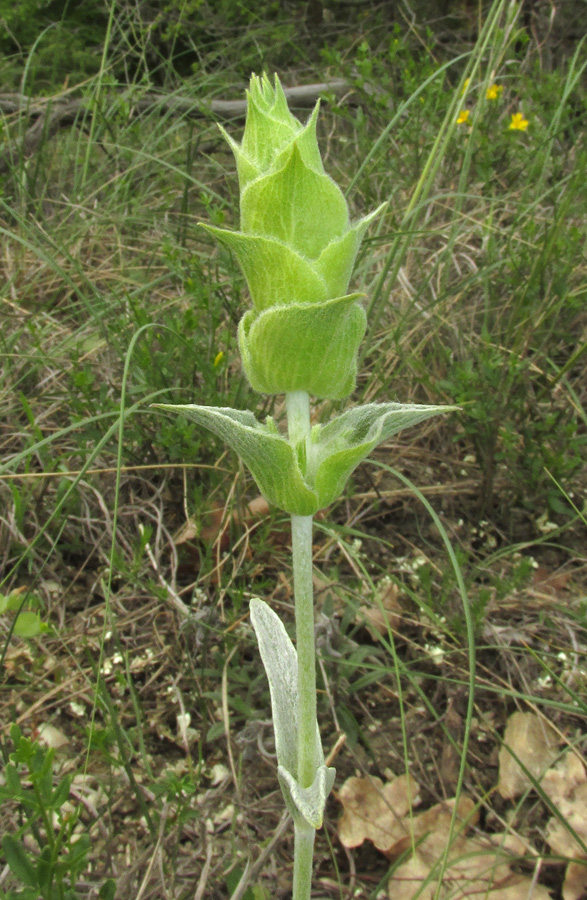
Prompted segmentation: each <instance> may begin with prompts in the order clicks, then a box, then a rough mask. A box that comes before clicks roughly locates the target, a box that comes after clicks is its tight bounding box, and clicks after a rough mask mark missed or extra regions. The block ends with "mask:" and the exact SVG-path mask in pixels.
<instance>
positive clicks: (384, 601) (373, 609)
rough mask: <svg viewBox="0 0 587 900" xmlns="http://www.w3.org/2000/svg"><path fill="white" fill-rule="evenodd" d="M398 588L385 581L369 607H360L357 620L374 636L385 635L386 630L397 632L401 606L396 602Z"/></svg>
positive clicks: (392, 583)
mask: <svg viewBox="0 0 587 900" xmlns="http://www.w3.org/2000/svg"><path fill="white" fill-rule="evenodd" d="M398 593H399V591H398V587H397V585H396V584H395V583H394V582H393V581H391V582H390V581H388V580H385V581H384V582H383V584H382V586H381V589H380V590H379V592H378V594H377V596H376V597H375V599H374V601H373V603H372V605H371V606H360V607H359V609H358V610H357V618H358V619H359V621H360V620H363V621H364V622H365V624H366V625H367V628H368V629H369V630H370V631H371V632H372V633H373V632H374V633H375V635H383V636H384V637H385V636H386V635H387V633H388V630H389V629H391V630H392V631H397V630H398V628H399V626H400V623H401V617H402V612H403V610H402V606H401V603H400V602H399V600H398Z"/></svg>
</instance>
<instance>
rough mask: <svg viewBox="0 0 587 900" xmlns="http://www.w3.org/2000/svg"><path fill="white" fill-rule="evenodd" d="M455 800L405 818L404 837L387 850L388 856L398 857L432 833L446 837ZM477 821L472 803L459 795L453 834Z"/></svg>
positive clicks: (438, 804) (477, 814)
mask: <svg viewBox="0 0 587 900" xmlns="http://www.w3.org/2000/svg"><path fill="white" fill-rule="evenodd" d="M455 803H456V799H455V798H453V799H451V800H445V801H444V803H436V804H435V805H434V806H431V807H430V809H427V810H426V811H425V812H422V813H419V814H418V815H417V816H412V817H409V818H408V817H406V818H405V819H404V821H403V823H402V824H403V828H404V836H403V837H402V838H401V839H399V840H398V841H396V843H395V844H393V845H392V846H391V847H390V848H389V851H388V853H389V855H390V856H399V854H400V853H403V852H404V851H405V850H408V849H409V848H410V846H412V845H413V844H416V843H417V842H418V841H420V839H421V838H423V837H426V836H428V835H429V834H432V833H438V834H443V835H444V836H446V835H448V833H449V831H450V823H451V821H452V817H453V810H454V807H455ZM478 819H479V813H478V811H477V809H476V807H475V804H474V802H473V801H472V800H471V798H470V797H467V796H466V794H461V796H460V797H459V800H458V805H457V814H456V820H457V821H456V824H455V828H454V834H458V833H459V832H460V831H463V830H464V831H466V830H467V828H469V827H470V826H471V825H475V824H476V822H477V820H478Z"/></svg>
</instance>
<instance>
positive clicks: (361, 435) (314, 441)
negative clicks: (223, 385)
mask: <svg viewBox="0 0 587 900" xmlns="http://www.w3.org/2000/svg"><path fill="white" fill-rule="evenodd" d="M155 405H156V406H158V408H159V409H166V410H169V411H170V412H178V413H181V414H183V415H184V416H187V417H188V418H190V419H193V420H194V421H196V422H197V423H198V424H199V425H202V426H204V427H205V428H208V429H209V430H210V431H213V432H214V434H216V435H218V437H220V438H222V440H223V441H225V442H226V443H227V444H229V445H230V446H231V447H232V449H233V450H235V451H236V452H237V453H238V455H239V456H240V458H241V459H242V460H243V462H244V463H245V465H247V466H248V468H249V469H250V471H251V473H252V475H253V477H254V479H255V481H256V482H257V485H258V487H259V490H260V491H261V493H262V494H263V496H264V497H266V498H267V500H269V502H270V503H274V504H275V505H276V506H278V507H280V509H283V510H285V512H288V513H290V514H291V515H296V516H313V515H314V513H316V512H318V510H320V509H323V508H324V507H326V506H329V505H330V504H331V503H332V502H333V501H334V500H336V498H337V497H339V496H340V494H341V493H342V491H343V489H344V486H345V484H346V482H347V480H348V478H349V476H350V474H351V473H352V471H353V470H354V469H356V467H357V466H358V465H359V463H360V462H362V460H364V459H365V458H366V457H367V456H368V455H369V454H370V453H371V451H372V450H373V449H374V448H375V447H376V446H377V445H378V444H380V443H381V442H382V441H385V440H387V439H388V438H390V437H391V436H392V435H394V434H397V433H398V432H399V431H402V430H403V429H404V428H409V427H410V426H412V425H417V424H418V423H419V422H423V421H424V420H425V419H429V418H430V417H431V416H436V415H438V413H442V412H446V411H447V410H450V409H451V408H452V407H447V406H425V405H420V404H412V403H408V404H403V403H369V404H367V405H366V406H356V407H354V408H353V409H349V410H347V411H346V412H344V413H342V415H340V416H338V417H337V418H336V419H333V420H332V421H331V422H328V424H327V425H314V427H313V428H312V431H311V433H310V436H309V440H307V441H306V442H303V443H301V444H299V445H297V446H293V445H292V444H291V443H290V442H289V441H288V440H287V439H286V438H285V437H284V436H283V435H282V434H280V432H279V431H278V430H277V427H276V425H275V423H274V422H273V420H272V419H271V418H268V419H267V421H266V423H265V424H262V423H261V422H259V421H257V419H256V418H255V416H254V415H253V413H252V412H248V411H247V410H235V409H230V407H213V406H195V405H194V406H192V405H186V406H172V405H169V404H162V403H161V404H155Z"/></svg>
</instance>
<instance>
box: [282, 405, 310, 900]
mask: <svg viewBox="0 0 587 900" xmlns="http://www.w3.org/2000/svg"><path fill="white" fill-rule="evenodd" d="M285 399H286V406H287V414H288V431H289V440H290V442H291V443H292V444H293V446H294V447H298V446H299V445H300V444H304V445H307V442H308V439H309V436H310V398H309V396H308V394H306V393H304V392H303V391H296V392H294V393H290V394H286V397H285ZM291 537H292V558H293V576H294V600H295V613H296V650H297V655H298V748H297V750H298V754H297V756H298V771H297V776H298V782H299V784H300V787H302V788H305V787H310V785H311V784H312V783H313V782H314V779H315V777H316V765H317V759H316V652H315V648H314V596H313V586H312V516H292V517H291ZM315 834H316V832H315V829H314V828H312V826H311V825H307V824H304V823H299V822H297V821H296V822H295V849H294V875H293V900H310V892H311V888H312V860H313V852H314V837H315Z"/></svg>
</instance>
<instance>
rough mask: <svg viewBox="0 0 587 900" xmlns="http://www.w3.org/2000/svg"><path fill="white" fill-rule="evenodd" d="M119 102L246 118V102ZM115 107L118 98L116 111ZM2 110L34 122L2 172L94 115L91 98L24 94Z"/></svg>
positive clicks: (300, 98)
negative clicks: (67, 128) (75, 124)
mask: <svg viewBox="0 0 587 900" xmlns="http://www.w3.org/2000/svg"><path fill="white" fill-rule="evenodd" d="M348 87H349V85H348V82H346V81H343V80H342V79H335V80H333V81H325V82H320V83H318V84H307V85H301V86H299V87H291V88H286V89H285V94H286V96H287V98H288V101H289V103H290V105H291V106H292V107H293V108H295V107H311V106H313V105H314V104H315V103H316V100H317V99H318V97H319V96H320V95H321V94H322V93H325V92H330V93H335V94H341V93H343V92H344V91H345V90H346V89H348ZM120 100H123V101H126V102H128V103H129V104H130V115H132V116H140V115H142V114H144V113H147V112H151V111H152V110H158V111H159V112H168V113H171V114H173V115H182V116H186V117H188V118H198V119H202V118H214V119H217V118H223V119H236V118H240V117H244V115H245V112H246V100H205V99H204V100H202V99H199V98H195V97H186V96H180V95H175V94H171V95H169V94H168V95H162V94H145V95H144V96H142V97H140V98H139V99H137V100H134V101H133V100H132V99H131V98H128V97H125V96H124V95H120ZM116 108H118V99H117V100H116V104H115V106H114V107H113V109H116ZM0 111H1V112H2V113H3V114H4V115H5V116H15V115H20V116H25V117H26V118H27V119H34V120H35V121H34V122H33V124H32V125H30V126H29V127H28V128H27V129H26V131H25V132H24V135H23V136H22V137H20V138H18V139H16V140H14V141H11V142H9V143H8V145H7V146H5V147H4V148H3V151H2V155H1V156H0V172H5V171H7V170H8V169H9V168H10V166H11V165H13V164H14V161H15V160H16V159H19V158H22V157H25V158H27V157H29V156H31V155H32V154H33V153H34V152H35V151H36V150H37V148H38V147H39V146H40V144H41V142H42V141H43V140H44V139H47V138H49V137H52V136H53V135H54V134H56V133H57V132H58V131H59V130H60V129H61V128H65V127H67V126H68V125H73V124H74V123H75V122H76V121H82V120H85V119H86V118H87V117H89V116H91V115H93V112H92V99H91V98H75V99H68V100H59V99H57V98H55V97H50V98H44V97H36V98H35V97H26V96H24V95H22V94H0ZM105 114H106V115H107V110H106V111H104V110H101V112H100V115H101V116H102V117H104V115H105Z"/></svg>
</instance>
